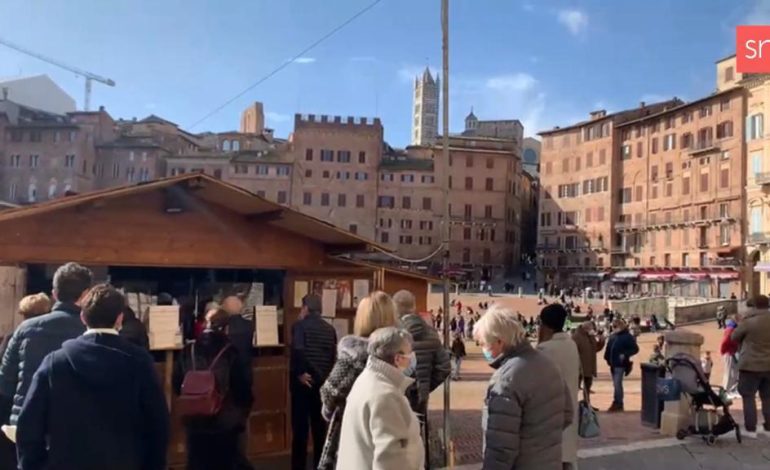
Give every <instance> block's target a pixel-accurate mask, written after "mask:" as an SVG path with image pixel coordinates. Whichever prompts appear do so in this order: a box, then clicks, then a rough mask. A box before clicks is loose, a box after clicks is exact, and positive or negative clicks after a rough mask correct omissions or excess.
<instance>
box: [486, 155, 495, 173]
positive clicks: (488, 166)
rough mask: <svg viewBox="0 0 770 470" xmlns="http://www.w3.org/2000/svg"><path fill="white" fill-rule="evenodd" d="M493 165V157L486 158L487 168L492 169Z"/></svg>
mask: <svg viewBox="0 0 770 470" xmlns="http://www.w3.org/2000/svg"><path fill="white" fill-rule="evenodd" d="M494 167H495V159H494V158H492V157H488V158H487V169H489V170H492V169H493V168H494Z"/></svg>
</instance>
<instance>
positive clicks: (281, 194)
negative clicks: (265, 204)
mask: <svg viewBox="0 0 770 470" xmlns="http://www.w3.org/2000/svg"><path fill="white" fill-rule="evenodd" d="M286 199H287V198H286V191H278V204H286Z"/></svg>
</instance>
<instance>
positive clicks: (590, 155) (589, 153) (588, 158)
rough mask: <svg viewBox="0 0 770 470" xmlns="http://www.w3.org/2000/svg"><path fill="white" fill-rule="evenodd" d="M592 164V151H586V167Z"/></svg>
mask: <svg viewBox="0 0 770 470" xmlns="http://www.w3.org/2000/svg"><path fill="white" fill-rule="evenodd" d="M593 165H594V153H593V152H588V153H587V154H586V168H591V167H592V166H593Z"/></svg>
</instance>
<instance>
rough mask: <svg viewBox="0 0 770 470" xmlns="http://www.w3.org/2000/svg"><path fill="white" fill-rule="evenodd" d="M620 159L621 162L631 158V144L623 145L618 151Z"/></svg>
mask: <svg viewBox="0 0 770 470" xmlns="http://www.w3.org/2000/svg"><path fill="white" fill-rule="evenodd" d="M620 158H621V159H622V160H628V159H629V158H631V144H625V145H624V146H623V147H621V149H620Z"/></svg>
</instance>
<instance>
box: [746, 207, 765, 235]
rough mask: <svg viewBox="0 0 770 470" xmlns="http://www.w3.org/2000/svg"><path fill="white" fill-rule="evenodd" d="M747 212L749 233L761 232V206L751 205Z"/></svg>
mask: <svg viewBox="0 0 770 470" xmlns="http://www.w3.org/2000/svg"><path fill="white" fill-rule="evenodd" d="M749 214H750V217H749V231H750V232H751V233H762V208H761V207H752V208H751V210H750V211H749Z"/></svg>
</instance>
